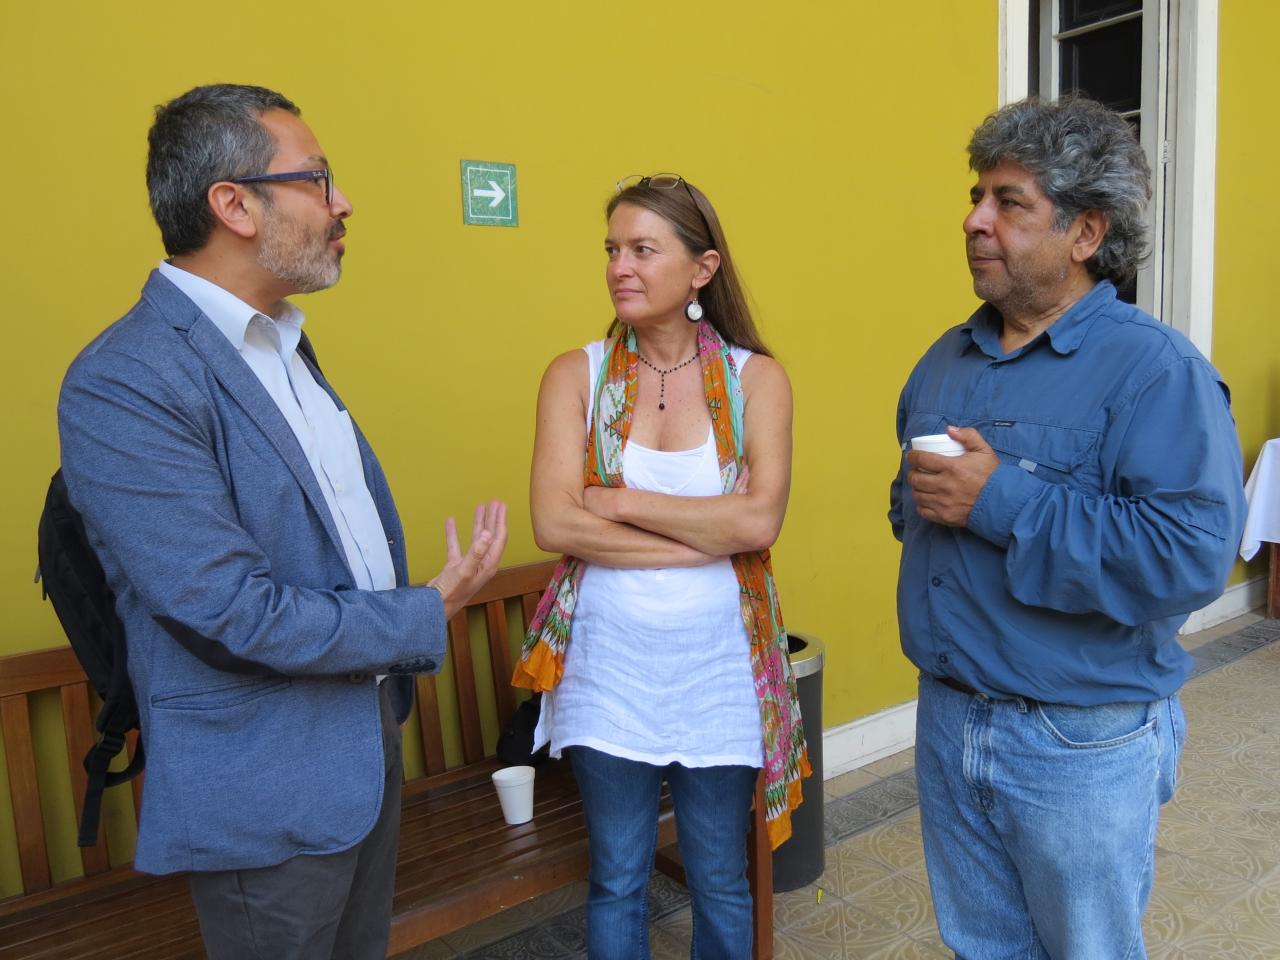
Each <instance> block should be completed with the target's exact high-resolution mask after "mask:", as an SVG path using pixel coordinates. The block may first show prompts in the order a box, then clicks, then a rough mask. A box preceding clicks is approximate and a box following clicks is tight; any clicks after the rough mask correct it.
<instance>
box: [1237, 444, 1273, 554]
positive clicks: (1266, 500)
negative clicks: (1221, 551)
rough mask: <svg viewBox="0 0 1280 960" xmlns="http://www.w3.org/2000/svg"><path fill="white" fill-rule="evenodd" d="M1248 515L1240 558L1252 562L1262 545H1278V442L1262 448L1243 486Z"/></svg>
mask: <svg viewBox="0 0 1280 960" xmlns="http://www.w3.org/2000/svg"><path fill="white" fill-rule="evenodd" d="M1244 495H1245V499H1246V500H1248V501H1249V514H1248V516H1247V517H1246V518H1245V521H1244V537H1243V538H1242V539H1241V541H1240V556H1242V557H1244V559H1246V560H1252V559H1253V556H1254V554H1256V553H1257V552H1258V550H1259V549H1260V548H1261V547H1262V544H1263V543H1280V438H1277V439H1275V440H1268V441H1267V442H1266V443H1264V444H1263V445H1262V452H1261V453H1259V454H1258V462H1257V463H1255V464H1254V465H1253V472H1252V473H1250V474H1249V482H1248V483H1246V484H1245V485H1244Z"/></svg>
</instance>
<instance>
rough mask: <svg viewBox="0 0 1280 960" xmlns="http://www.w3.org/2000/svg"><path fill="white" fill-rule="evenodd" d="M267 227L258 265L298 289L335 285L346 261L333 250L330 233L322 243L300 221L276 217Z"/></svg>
mask: <svg viewBox="0 0 1280 960" xmlns="http://www.w3.org/2000/svg"><path fill="white" fill-rule="evenodd" d="M268 224H269V226H267V228H266V229H265V230H264V231H263V236H262V246H261V247H259V248H258V266H260V267H262V269H264V270H266V271H267V272H268V273H270V274H271V275H272V276H273V277H275V278H276V279H278V280H281V281H283V282H284V283H287V284H288V285H289V286H290V287H292V288H293V289H294V290H295V291H297V292H298V293H314V292H315V291H317V290H325V289H327V288H329V287H332V286H333V285H334V284H335V283H337V282H338V279H339V278H340V277H341V276H342V261H341V260H340V259H339V258H337V257H335V256H334V255H333V254H332V253H330V252H329V248H328V243H329V238H328V235H327V234H326V235H325V237H324V239H323V240H321V241H320V243H319V245H317V244H316V243H315V240H314V238H313V237H311V236H309V235H308V234H307V233H306V232H305V231H304V230H303V229H302V228H301V227H300V226H299V225H298V224H297V223H294V222H291V221H282V220H281V219H272V220H269V221H268Z"/></svg>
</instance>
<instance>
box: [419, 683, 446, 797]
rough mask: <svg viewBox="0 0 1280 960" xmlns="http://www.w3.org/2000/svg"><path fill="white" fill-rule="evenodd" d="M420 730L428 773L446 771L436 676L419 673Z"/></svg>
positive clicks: (429, 774)
mask: <svg viewBox="0 0 1280 960" xmlns="http://www.w3.org/2000/svg"><path fill="white" fill-rule="evenodd" d="M417 686H418V730H419V731H420V732H421V734H422V753H423V761H424V766H425V767H426V770H427V775H428V776H431V775H432V774H437V773H444V771H445V764H444V737H443V736H442V735H441V733H440V701H439V700H437V699H436V678H435V677H433V676H428V675H427V674H425V673H423V674H419V675H418V677H417Z"/></svg>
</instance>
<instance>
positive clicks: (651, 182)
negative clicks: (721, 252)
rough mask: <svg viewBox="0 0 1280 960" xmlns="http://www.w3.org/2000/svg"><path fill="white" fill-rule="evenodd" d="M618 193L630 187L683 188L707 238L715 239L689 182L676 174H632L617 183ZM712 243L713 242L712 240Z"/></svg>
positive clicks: (709, 222) (654, 188) (652, 188)
mask: <svg viewBox="0 0 1280 960" xmlns="http://www.w3.org/2000/svg"><path fill="white" fill-rule="evenodd" d="M617 186H618V193H624V192H625V191H627V190H630V189H631V188H632V187H648V188H649V189H651V190H674V189H675V188H676V187H679V186H683V187H684V189H685V193H687V194H689V202H690V203H692V204H693V209H695V210H697V211H698V216H699V217H701V218H702V224H703V226H705V227H706V228H707V236H708V237H712V238H714V237H715V234H714V233H713V232H712V230H711V221H709V220H708V219H707V215H706V214H705V213H703V212H702V207H700V206H698V198H697V197H695V196H694V195H693V190H692V189H690V187H689V182H688V181H687V180H685V178H684V177H682V176H680V174H678V173H653V174H649V175H648V176H645V175H643V174H639V173H633V174H631V176H629V177H623V178H622V179H621V180H619V181H618V184H617ZM712 242H713V243H714V242H715V241H714V240H712Z"/></svg>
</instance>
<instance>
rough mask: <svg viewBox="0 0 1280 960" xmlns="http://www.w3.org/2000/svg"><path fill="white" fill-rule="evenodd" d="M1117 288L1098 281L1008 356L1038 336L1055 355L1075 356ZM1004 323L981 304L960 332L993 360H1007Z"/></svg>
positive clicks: (1110, 301) (1113, 301)
mask: <svg viewBox="0 0 1280 960" xmlns="http://www.w3.org/2000/svg"><path fill="white" fill-rule="evenodd" d="M1115 300H1116V288H1115V286H1114V285H1113V284H1112V283H1111V281H1110V280H1099V281H1098V282H1097V283H1096V284H1094V287H1093V289H1092V290H1090V291H1089V292H1088V293H1086V294H1085V295H1084V296H1083V297H1081V298H1080V299H1079V300H1077V301H1076V302H1075V303H1073V304H1072V305H1071V306H1070V307H1069V308H1068V309H1067V312H1066V313H1064V314H1063V315H1062V316H1061V317H1059V318H1058V319H1057V320H1056V321H1054V323H1053V324H1052V325H1050V327H1049V328H1048V329H1047V330H1045V332H1044V333H1042V334H1041V335H1040V336H1039V337H1036V338H1035V340H1032V341H1031V343H1028V344H1026V345H1025V346H1023V347H1021V348H1019V349H1018V350H1015V351H1014V353H1013V354H1011V355H1010V356H1017V355H1018V354H1020V353H1023V352H1025V351H1026V350H1029V349H1031V347H1032V346H1033V345H1034V344H1036V343H1038V342H1039V341H1040V339H1041V337H1046V338H1048V340H1049V345H1050V346H1051V347H1052V348H1053V350H1054V352H1055V353H1059V354H1061V355H1062V356H1066V355H1068V354H1070V353H1074V352H1075V351H1076V350H1077V349H1078V348H1079V346H1080V344H1081V343H1082V342H1083V341H1084V337H1085V334H1087V333H1088V332H1089V328H1090V327H1091V326H1093V321H1094V318H1095V317H1097V316H1098V314H1100V313H1102V312H1103V311H1104V310H1106V309H1107V307H1109V306H1111V304H1113V303H1115ZM1003 327H1004V321H1003V320H1002V319H1001V317H1000V313H999V311H997V310H996V308H995V307H993V306H991V304H989V303H984V304H983V305H982V306H980V307H979V308H978V309H977V310H975V311H974V312H973V315H972V316H971V317H969V319H968V320H967V321H965V323H964V324H963V325H962V326H961V327H960V329H961V330H962V331H964V332H966V333H968V334H969V338H970V341H971V342H972V344H973V345H974V346H976V347H977V348H978V349H979V350H981V351H982V352H983V353H985V354H986V355H987V356H989V357H991V358H992V359H993V360H1001V359H1007V358H1006V357H1005V353H1004V348H1002V347H1001V346H1000V331H1001V330H1002V329H1003Z"/></svg>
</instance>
